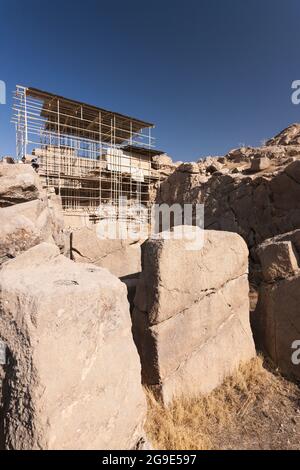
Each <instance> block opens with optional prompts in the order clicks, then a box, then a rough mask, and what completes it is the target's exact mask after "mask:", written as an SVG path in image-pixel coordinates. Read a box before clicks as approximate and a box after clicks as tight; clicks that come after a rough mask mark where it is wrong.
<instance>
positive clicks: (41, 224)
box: [0, 165, 63, 261]
mask: <svg viewBox="0 0 300 470" xmlns="http://www.w3.org/2000/svg"><path fill="white" fill-rule="evenodd" d="M12 166H13V165H12ZM59 214H60V212H59V210H58V209H55V210H54V208H53V209H52V208H49V207H48V201H47V199H46V200H41V199H35V200H33V201H29V202H24V203H21V204H16V205H12V206H9V207H4V208H1V209H0V216H1V227H0V258H1V260H2V261H5V260H6V259H8V258H14V257H15V256H17V255H19V254H20V253H22V252H23V251H25V250H28V249H29V248H31V247H33V246H35V245H37V244H39V243H41V242H43V241H45V242H49V243H55V242H56V243H57V244H58V245H59V246H61V245H62V244H63V241H62V239H61V237H62V229H63V225H62V223H63V220H62V219H61V218H60V217H59Z"/></svg>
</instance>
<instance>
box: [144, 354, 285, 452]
mask: <svg viewBox="0 0 300 470" xmlns="http://www.w3.org/2000/svg"><path fill="white" fill-rule="evenodd" d="M282 381H283V379H281V378H279V377H276V376H274V375H273V374H271V373H270V372H269V371H267V370H266V369H264V367H263V361H262V359H261V358H256V359H253V360H251V361H250V362H249V363H247V364H245V365H243V366H241V367H240V368H239V369H238V370H237V371H236V373H235V374H234V375H233V376H232V377H230V378H228V379H226V380H225V382H224V383H223V384H222V385H221V386H220V387H219V388H217V389H216V390H214V391H213V392H212V393H210V394H209V395H204V396H198V397H195V398H190V399H185V398H180V399H176V400H174V402H173V403H172V404H171V405H170V406H168V407H167V408H165V407H164V406H163V405H162V404H161V403H159V402H157V401H156V400H155V398H154V397H153V395H152V394H151V392H149V391H148V392H147V396H148V419H147V425H146V431H147V434H148V436H149V438H150V441H151V442H152V444H153V446H154V447H155V448H156V449H164V450H175V449H178V450H196V449H198V450H206V449H216V448H234V445H235V444H233V443H234V442H240V441H241V439H242V438H241V433H242V434H244V435H245V445H247V444H246V441H247V432H248V434H249V436H250V435H251V433H252V435H251V439H252V441H253V433H256V432H257V429H260V430H261V432H263V433H264V432H267V431H266V429H265V427H264V425H265V423H264V422H261V420H262V421H263V419H264V416H263V415H261V412H265V414H266V411H264V410H267V411H268V412H269V413H270V414H271V415H272V413H273V414H274V412H277V410H273V409H271V410H270V409H269V408H268V407H267V402H268V403H269V400H271V401H272V400H273V398H272V396H273V397H274V396H275V395H278V396H279V397H280V396H283V395H282V394H283V392H284V391H285V392H286V395H287V393H288V392H289V390H286V387H288V388H289V386H288V385H286V382H284V385H283V382H282ZM272 406H273V405H272ZM275 407H276V403H275ZM266 416H267V414H266ZM272 419H273V417H272ZM256 421H257V423H256ZM265 421H266V418H265ZM267 424H268V423H267ZM268 425H269V424H268ZM249 436H248V440H249V442H251V439H250V437H249ZM248 445H249V446H250V444H249V443H248ZM257 447H263V445H261V444H259V445H257Z"/></svg>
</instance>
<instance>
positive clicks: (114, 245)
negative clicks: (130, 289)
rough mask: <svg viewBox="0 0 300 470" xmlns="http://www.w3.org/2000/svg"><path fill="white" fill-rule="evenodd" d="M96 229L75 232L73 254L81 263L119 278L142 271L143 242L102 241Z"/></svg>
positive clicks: (72, 237)
mask: <svg viewBox="0 0 300 470" xmlns="http://www.w3.org/2000/svg"><path fill="white" fill-rule="evenodd" d="M96 229H97V228H96V227H95V226H94V227H91V228H88V227H84V228H82V229H79V230H74V231H73V232H72V235H71V253H72V256H73V259H74V260H75V261H76V262H79V263H86V262H88V263H93V264H95V265H97V266H101V267H103V268H106V269H108V270H109V271H110V272H111V273H113V274H114V275H115V276H117V277H123V276H128V275H131V274H135V273H139V272H140V271H141V241H135V240H125V239H124V240H122V239H115V240H110V239H101V238H99V237H98V236H97V232H96Z"/></svg>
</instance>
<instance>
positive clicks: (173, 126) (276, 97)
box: [0, 0, 300, 161]
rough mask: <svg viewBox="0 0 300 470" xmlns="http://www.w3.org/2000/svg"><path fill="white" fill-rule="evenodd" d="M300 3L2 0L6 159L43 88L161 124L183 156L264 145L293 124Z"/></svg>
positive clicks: (163, 145)
mask: <svg viewBox="0 0 300 470" xmlns="http://www.w3.org/2000/svg"><path fill="white" fill-rule="evenodd" d="M299 20H300V2H299V0H285V1H284V0H249V1H247V2H246V1H242V0H197V1H196V0H185V1H177V0H172V1H170V0H160V1H157V0H152V1H151V2H150V1H149V2H146V1H142V0H139V1H135V0H132V1H131V0H127V1H126V2H125V1H123V2H121V1H118V0H114V1H113V2H108V1H105V2H104V1H99V0H98V1H96V0H85V1H80V2H79V1H76V0H73V1H69V0H63V1H62V0H61V1H57V0H52V1H51V2H48V3H45V2H38V1H36V0H27V1H26V2H25V1H15V0H0V53H1V54H0V57H1V65H0V80H4V81H5V82H6V85H7V105H6V106H4V105H0V155H3V154H14V153H15V136H14V128H13V125H12V124H10V117H11V109H10V108H11V93H12V91H13V90H14V88H15V85H16V84H22V85H27V86H34V87H37V88H41V89H44V90H48V91H51V92H53V93H57V94H60V95H64V96H67V97H70V98H74V99H76V100H80V101H81V100H82V101H85V102H88V103H91V104H95V105H98V106H100V107H101V106H102V107H104V108H108V109H112V110H115V111H119V112H121V113H124V114H129V115H133V116H136V117H139V118H142V119H145V120H148V121H150V122H155V123H156V129H155V130H154V135H155V137H156V138H157V147H158V148H159V149H163V150H165V151H167V152H168V153H169V154H170V155H171V156H172V157H173V158H174V160H187V161H192V160H196V159H198V158H199V157H200V156H203V155H214V154H216V155H222V154H224V153H225V152H227V151H228V150H229V149H231V148H233V147H237V146H239V145H240V144H241V143H244V144H247V145H259V144H260V142H261V141H262V140H263V139H265V138H268V137H271V136H273V135H274V134H275V133H277V132H278V131H280V130H282V129H283V128H284V127H287V126H288V125H289V124H291V123H293V122H300V106H295V105H293V104H292V103H291V98H290V97H291V83H292V81H293V80H300V53H299V44H300V27H299Z"/></svg>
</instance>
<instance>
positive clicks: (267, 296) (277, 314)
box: [254, 230, 300, 378]
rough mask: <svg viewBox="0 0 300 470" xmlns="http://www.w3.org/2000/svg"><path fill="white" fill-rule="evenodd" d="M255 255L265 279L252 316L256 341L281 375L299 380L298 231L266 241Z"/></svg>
mask: <svg viewBox="0 0 300 470" xmlns="http://www.w3.org/2000/svg"><path fill="white" fill-rule="evenodd" d="M257 253H258V257H259V260H260V262H261V266H262V273H263V280H264V282H263V283H262V284H261V286H260V290H259V298H258V304H257V307H256V310H255V313H254V324H255V333H256V337H257V342H258V344H259V346H260V347H261V348H262V349H264V350H265V351H266V352H267V353H268V354H269V356H270V357H271V359H272V360H273V362H274V363H275V364H276V365H277V366H278V367H279V368H280V369H281V371H282V372H284V373H286V374H292V375H294V376H296V377H297V378H299V377H300V370H299V367H300V366H299V365H298V364H295V363H293V361H292V355H293V352H294V350H293V348H292V346H293V343H294V342H295V341H300V334H299V332H300V307H299V305H300V265H299V254H300V230H294V231H292V232H288V233H284V234H282V235H278V236H276V237H273V238H271V239H268V240H266V241H265V242H264V243H262V244H261V245H260V246H259V247H258V249H257Z"/></svg>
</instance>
